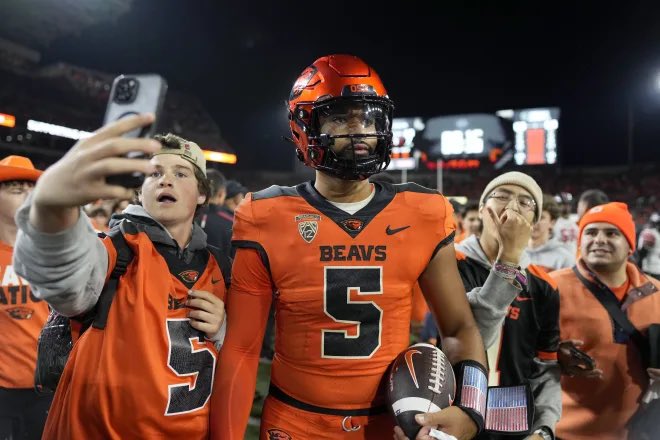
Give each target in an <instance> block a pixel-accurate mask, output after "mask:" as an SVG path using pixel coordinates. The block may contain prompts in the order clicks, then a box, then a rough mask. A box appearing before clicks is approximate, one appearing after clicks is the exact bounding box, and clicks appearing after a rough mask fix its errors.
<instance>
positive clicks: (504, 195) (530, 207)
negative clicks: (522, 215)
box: [488, 191, 536, 211]
mask: <svg viewBox="0 0 660 440" xmlns="http://www.w3.org/2000/svg"><path fill="white" fill-rule="evenodd" d="M488 198H489V199H493V200H495V202H496V203H497V204H500V205H508V204H509V203H511V201H512V200H513V199H516V202H517V203H518V206H520V208H521V209H522V210H523V211H535V210H536V202H535V201H534V199H533V198H531V197H529V196H526V195H524V194H521V195H519V196H517V197H516V195H515V194H513V193H510V192H504V191H500V192H497V191H495V192H493V193H492V194H491V195H490V196H488Z"/></svg>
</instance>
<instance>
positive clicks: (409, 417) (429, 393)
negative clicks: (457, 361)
mask: <svg viewBox="0 0 660 440" xmlns="http://www.w3.org/2000/svg"><path fill="white" fill-rule="evenodd" d="M387 385H388V388H387V397H388V405H389V409H390V412H391V413H392V415H393V416H394V418H395V420H396V424H397V425H399V426H400V427H401V429H403V432H405V434H406V436H407V437H408V438H409V439H411V440H413V439H414V438H415V436H416V435H417V432H418V431H419V430H420V428H421V426H420V425H419V424H418V423H417V422H416V421H415V415H416V414H420V413H426V412H436V411H440V410H441V409H443V408H446V407H448V406H450V405H451V404H452V403H453V401H454V398H455V397H456V380H455V377H454V370H453V369H452V367H451V363H449V359H447V356H445V354H444V353H443V352H442V350H440V349H439V348H437V347H434V346H433V345H431V344H424V343H419V344H415V345H412V346H410V347H408V348H407V349H406V350H404V351H402V352H401V353H399V355H398V356H397V357H396V358H395V359H394V361H393V362H392V365H391V366H390V372H389V382H388V384H387Z"/></svg>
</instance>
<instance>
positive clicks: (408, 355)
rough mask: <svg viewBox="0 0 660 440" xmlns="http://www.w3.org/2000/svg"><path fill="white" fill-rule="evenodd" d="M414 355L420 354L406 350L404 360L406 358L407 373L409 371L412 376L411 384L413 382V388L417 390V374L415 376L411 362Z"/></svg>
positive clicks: (419, 352)
mask: <svg viewBox="0 0 660 440" xmlns="http://www.w3.org/2000/svg"><path fill="white" fill-rule="evenodd" d="M414 354H422V352H421V351H417V350H408V351H407V352H406V355H405V358H406V365H408V371H410V375H411V376H412V380H413V382H415V386H416V387H417V389H419V384H418V383H417V374H415V365H413V360H412V357H413V355H414Z"/></svg>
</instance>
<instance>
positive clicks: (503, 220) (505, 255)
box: [486, 206, 532, 264]
mask: <svg viewBox="0 0 660 440" xmlns="http://www.w3.org/2000/svg"><path fill="white" fill-rule="evenodd" d="M486 209H487V210H488V215H489V216H490V218H491V219H492V221H493V223H494V224H495V230H496V234H495V235H496V239H497V242H498V244H499V248H500V249H499V255H498V260H501V261H504V262H507V263H513V264H518V263H519V262H520V256H521V255H522V252H523V250H524V249H525V248H526V247H527V243H528V242H529V237H530V236H531V234H532V225H531V224H530V222H529V221H527V219H526V218H525V217H524V215H523V214H521V213H520V212H518V211H516V210H514V209H511V208H507V209H505V210H504V211H503V212H502V214H501V215H500V216H498V215H497V214H496V213H495V211H494V210H493V209H492V208H491V207H490V206H487V207H486Z"/></svg>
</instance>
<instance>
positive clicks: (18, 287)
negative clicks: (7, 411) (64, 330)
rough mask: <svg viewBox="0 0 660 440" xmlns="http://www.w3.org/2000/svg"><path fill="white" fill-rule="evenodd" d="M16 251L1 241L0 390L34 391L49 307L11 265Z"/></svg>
mask: <svg viewBox="0 0 660 440" xmlns="http://www.w3.org/2000/svg"><path fill="white" fill-rule="evenodd" d="M13 252H14V249H13V248H12V247H11V246H8V245H7V244H5V243H2V242H0V277H2V278H0V279H1V280H2V283H1V284H0V335H2V345H0V388H34V370H35V368H36V365H37V340H38V339H39V333H40V332H41V327H43V325H44V323H45V322H46V319H47V318H48V304H46V302H45V301H42V300H40V299H38V298H35V296H34V295H33V294H32V292H31V291H30V285H29V284H28V282H27V281H25V280H24V279H22V278H21V277H19V276H18V275H16V273H15V272H14V268H13V266H12V264H11V259H12V254H13Z"/></svg>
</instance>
